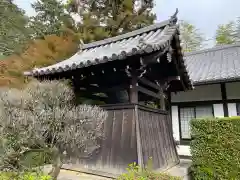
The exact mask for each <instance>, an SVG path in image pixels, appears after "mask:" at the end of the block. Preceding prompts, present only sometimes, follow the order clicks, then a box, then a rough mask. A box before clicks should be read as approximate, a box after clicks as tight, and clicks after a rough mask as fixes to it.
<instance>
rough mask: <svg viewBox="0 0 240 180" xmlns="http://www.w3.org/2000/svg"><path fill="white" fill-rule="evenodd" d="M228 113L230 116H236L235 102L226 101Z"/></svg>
mask: <svg viewBox="0 0 240 180" xmlns="http://www.w3.org/2000/svg"><path fill="white" fill-rule="evenodd" d="M227 106H228V115H229V116H230V117H231V116H237V108H236V103H228V104H227Z"/></svg>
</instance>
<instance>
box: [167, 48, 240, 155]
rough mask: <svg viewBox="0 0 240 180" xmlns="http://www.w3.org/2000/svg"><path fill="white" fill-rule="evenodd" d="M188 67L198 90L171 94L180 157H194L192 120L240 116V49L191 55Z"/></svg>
mask: <svg viewBox="0 0 240 180" xmlns="http://www.w3.org/2000/svg"><path fill="white" fill-rule="evenodd" d="M185 63H186V66H187V69H188V71H189V75H190V78H191V79H192V81H193V84H194V86H195V89H194V90H192V91H187V92H179V93H177V94H174V93H172V94H171V114H172V124H173V136H174V138H175V139H176V140H177V141H179V142H180V145H179V147H178V153H179V155H182V156H190V148H189V142H190V140H191V136H190V126H189V122H190V120H191V119H193V118H200V117H227V116H238V115H240V45H228V46H222V47H215V48H212V49H207V50H202V51H198V52H193V53H188V54H186V55H185Z"/></svg>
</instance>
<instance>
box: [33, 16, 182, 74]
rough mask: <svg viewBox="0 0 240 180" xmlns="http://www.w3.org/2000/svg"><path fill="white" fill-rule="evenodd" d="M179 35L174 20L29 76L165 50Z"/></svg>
mask: <svg viewBox="0 0 240 180" xmlns="http://www.w3.org/2000/svg"><path fill="white" fill-rule="evenodd" d="M177 32H178V26H177V25H176V17H175V16H173V17H171V18H170V19H169V20H166V21H164V22H161V23H158V24H154V25H151V26H148V27H145V28H142V29H139V30H136V31H132V32H130V33H127V34H123V35H119V36H116V37H112V38H108V39H105V40H102V41H97V42H93V43H90V44H86V45H83V48H82V50H81V51H79V52H77V53H76V54H75V55H73V56H72V57H70V58H69V59H67V60H64V61H62V62H59V63H57V64H54V65H51V66H48V67H44V68H39V69H37V68H35V69H34V70H32V71H31V72H29V73H30V74H31V75H43V74H52V73H56V72H63V71H68V70H74V69H77V68H82V67H86V66H90V65H95V64H99V63H105V62H108V61H113V60H121V59H126V58H127V56H133V55H136V54H142V53H151V52H153V51H157V50H161V49H164V48H165V47H166V46H167V45H168V44H169V43H170V41H171V40H172V38H173V36H174V35H175V34H176V33H177Z"/></svg>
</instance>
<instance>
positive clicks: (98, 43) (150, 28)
mask: <svg viewBox="0 0 240 180" xmlns="http://www.w3.org/2000/svg"><path fill="white" fill-rule="evenodd" d="M169 23H170V20H165V21H163V22H160V23H156V24H152V25H150V26H146V27H144V28H140V29H137V30H134V31H131V32H128V33H125V34H121V35H118V36H114V37H110V38H107V39H103V40H99V41H95V42H92V43H88V44H84V45H83V48H82V50H84V49H89V48H94V47H97V46H101V45H105V44H109V43H113V42H116V41H120V40H123V39H126V38H130V37H133V36H137V35H140V34H143V33H147V32H149V31H153V30H156V29H159V28H162V27H164V26H166V25H168V24H169Z"/></svg>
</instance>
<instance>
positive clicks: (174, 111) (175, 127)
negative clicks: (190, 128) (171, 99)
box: [171, 106, 180, 141]
mask: <svg viewBox="0 0 240 180" xmlns="http://www.w3.org/2000/svg"><path fill="white" fill-rule="evenodd" d="M171 111H172V127H173V137H174V138H175V140H176V141H180V130H179V119H178V106H172V107H171Z"/></svg>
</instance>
